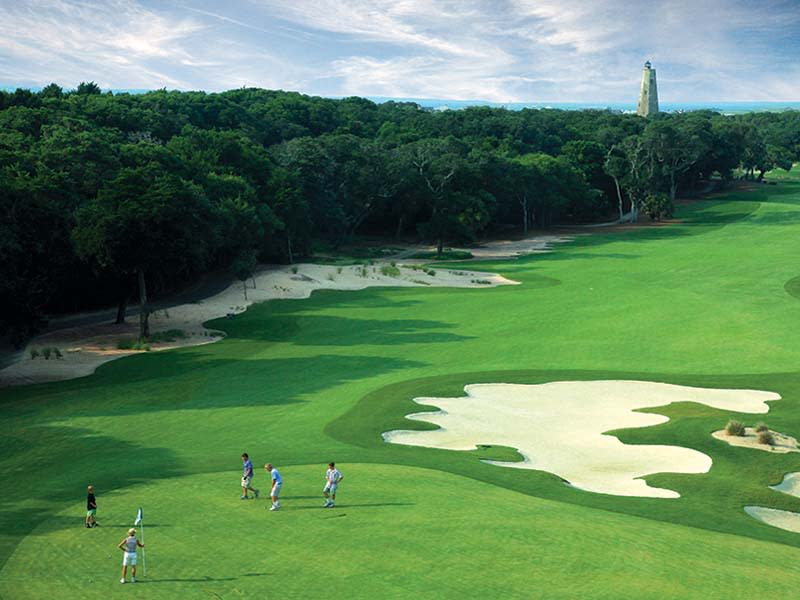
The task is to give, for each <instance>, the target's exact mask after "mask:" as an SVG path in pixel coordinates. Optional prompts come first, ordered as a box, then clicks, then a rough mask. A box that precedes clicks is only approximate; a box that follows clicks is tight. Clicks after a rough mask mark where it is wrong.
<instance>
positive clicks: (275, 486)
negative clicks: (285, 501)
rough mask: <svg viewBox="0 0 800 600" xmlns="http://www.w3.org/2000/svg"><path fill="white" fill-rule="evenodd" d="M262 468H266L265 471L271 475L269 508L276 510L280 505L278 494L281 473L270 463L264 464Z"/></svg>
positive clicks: (281, 483)
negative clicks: (270, 502)
mask: <svg viewBox="0 0 800 600" xmlns="http://www.w3.org/2000/svg"><path fill="white" fill-rule="evenodd" d="M264 469H266V470H267V472H268V473H270V474H271V475H272V491H270V493H269V495H270V497H271V499H272V507H271V508H270V510H278V509H279V508H280V507H281V501H280V496H281V486H282V485H283V479H281V474H280V473H278V469H276V468H275V467H273V466H272V464H270V463H267V464H266V465H264Z"/></svg>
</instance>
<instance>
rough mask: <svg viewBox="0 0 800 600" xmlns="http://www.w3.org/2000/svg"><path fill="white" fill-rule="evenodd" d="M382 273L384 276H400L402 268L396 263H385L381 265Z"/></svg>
mask: <svg viewBox="0 0 800 600" xmlns="http://www.w3.org/2000/svg"><path fill="white" fill-rule="evenodd" d="M381 275H383V276H384V277H400V269H398V268H397V267H395V266H394V265H383V266H382V267H381Z"/></svg>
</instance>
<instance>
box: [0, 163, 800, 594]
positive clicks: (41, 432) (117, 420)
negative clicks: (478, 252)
mask: <svg viewBox="0 0 800 600" xmlns="http://www.w3.org/2000/svg"><path fill="white" fill-rule="evenodd" d="M797 178H800V172H798V171H795V172H794V177H793V178H786V179H784V180H782V181H781V183H780V184H779V185H778V186H766V185H764V186H760V187H758V188H757V189H756V190H755V191H749V192H739V193H729V194H727V195H725V196H720V197H718V198H716V199H714V200H703V201H698V202H696V203H694V204H690V205H686V206H683V207H680V209H679V211H678V217H679V218H681V219H682V222H681V223H677V224H671V225H666V226H660V227H642V228H638V229H635V230H631V231H619V232H595V233H592V234H591V235H582V236H579V237H578V238H577V239H576V240H575V241H574V242H572V243H569V244H565V245H562V246H558V247H556V249H555V251H554V252H553V253H551V254H544V255H536V256H533V257H530V258H525V259H520V260H514V261H508V262H493V263H480V264H479V265H478V266H476V267H475V268H476V269H480V270H491V271H496V272H499V273H501V274H502V275H504V276H506V277H508V278H511V279H514V280H517V281H519V282H521V285H518V286H507V287H499V288H493V289H430V288H407V289H368V290H364V291H360V292H330V291H329V292H317V293H315V294H314V295H313V296H312V297H311V298H310V299H308V300H302V301H295V300H286V301H274V302H270V303H266V304H261V305H257V306H254V307H252V308H250V309H249V310H248V311H247V312H246V313H244V314H243V315H241V316H239V317H237V318H236V319H233V320H222V319H221V320H218V321H213V322H211V323H210V324H209V325H210V326H211V327H214V328H216V329H223V330H225V331H226V332H227V333H228V337H227V338H226V339H225V340H224V341H222V342H219V343H216V344H211V345H207V346H201V347H195V348H187V349H182V350H175V351H169V352H164V353H158V354H142V355H137V356H134V357H131V358H125V359H123V360H119V361H115V362H112V363H109V364H106V365H105V366H103V367H101V368H100V369H99V370H98V372H97V373H96V374H95V375H94V376H91V377H88V378H84V379H79V380H74V381H70V382H63V383H56V384H46V385H38V386H33V387H28V388H16V389H7V390H3V391H2V392H0V411H1V412H0V414H2V421H1V422H0V428H2V437H0V486H2V489H3V490H4V494H3V499H2V512H1V513H0V519H2V520H1V521H0V598H4V599H5V598H9V599H14V598H41V597H44V596H46V595H47V596H50V595H53V596H61V597H66V598H77V597H82V598H109V597H123V596H126V597H135V598H176V597H184V598H205V597H209V598H239V597H245V596H250V597H278V596H283V597H311V596H312V595H326V596H328V597H341V598H351V597H363V598H393V597H397V598H400V597H414V596H421V597H437V598H440V597H470V598H472V597H481V598H486V597H506V598H508V597H511V598H516V597H519V598H539V597H542V598H709V597H720V596H721V595H723V594H724V595H725V596H726V597H728V598H750V597H753V596H754V595H756V594H758V593H762V594H769V593H781V592H783V591H785V590H786V589H787V587H788V586H792V585H795V582H796V580H797V576H798V574H800V568H798V567H797V564H798V558H800V535H797V534H793V533H788V532H785V531H782V530H779V529H775V528H772V527H768V526H766V525H763V524H761V523H759V522H758V521H756V520H754V519H752V518H750V517H748V516H747V515H746V514H745V513H744V511H743V510H742V507H743V506H745V505H759V506H767V507H774V508H781V509H785V510H794V511H800V499H798V498H793V497H791V496H787V495H785V494H781V493H779V492H775V491H773V490H770V489H769V488H768V485H769V484H775V483H778V482H779V481H780V480H781V479H782V477H783V474H784V473H785V472H788V471H797V470H800V459H798V458H797V456H798V455H797V454H788V455H773V454H770V453H767V452H759V451H753V450H749V449H744V448H733V447H730V446H728V445H727V444H725V443H723V442H720V441H717V440H715V439H713V438H712V437H711V436H710V433H711V432H712V431H714V430H716V429H720V428H722V427H723V426H724V425H725V422H726V421H727V419H728V418H729V417H730V416H731V415H732V414H733V413H728V412H725V411H719V410H715V409H712V408H708V407H706V406H701V405H697V404H689V403H682V404H674V405H671V406H669V407H666V408H663V409H662V408H659V409H650V412H658V413H660V414H665V415H667V416H669V417H670V419H671V420H670V421H669V422H668V423H665V424H662V425H658V426H656V427H651V428H645V429H636V430H625V431H622V432H619V437H620V439H622V440H623V441H624V442H626V443H647V444H673V445H680V446H685V447H688V448H694V449H697V450H699V451H701V452H704V453H706V454H708V455H709V456H711V458H712V459H713V461H714V464H713V467H712V468H711V471H710V472H709V473H707V474H702V475H676V474H658V475H653V476H651V477H648V478H647V480H648V482H650V483H651V485H656V486H663V487H668V488H669V489H673V490H676V491H678V492H680V494H681V498H679V499H668V500H665V499H653V498H625V497H616V496H605V495H599V494H592V493H588V492H582V491H579V490H575V489H573V488H570V487H568V486H566V485H564V484H563V483H562V482H561V481H560V480H559V479H558V478H557V477H555V476H554V475H552V474H549V473H543V472H538V471H526V470H518V469H504V468H500V467H496V466H491V465H488V464H485V463H483V462H481V461H480V460H479V458H492V459H502V460H514V457H518V455H517V454H516V453H515V452H514V451H513V450H512V449H508V448H499V447H489V448H482V449H481V450H479V451H476V452H451V451H443V450H434V449H426V448H415V447H404V446H396V445H388V444H385V443H383V442H382V440H381V432H383V431H387V430H389V429H394V428H403V429H411V428H414V427H422V426H423V425H421V424H419V423H413V422H410V421H408V420H406V419H404V415H406V414H408V413H410V412H415V411H417V410H419V407H418V406H417V405H415V404H414V403H413V402H412V399H413V398H414V397H416V396H459V395H461V393H462V389H463V386H464V385H466V384H470V383H493V382H506V383H540V382H546V381H559V380H569V379H639V380H652V381H663V382H668V383H676V384H682V385H694V386H702V387H742V388H749V389H755V390H767V391H773V392H777V393H779V394H780V395H781V396H782V397H783V399H782V400H779V401H777V402H773V403H772V404H771V407H770V411H769V413H768V414H766V415H744V416H742V415H737V418H741V419H743V420H744V421H745V422H746V423H747V424H748V425H751V426H752V425H754V424H755V423H756V422H757V421H762V420H763V421H765V422H767V423H768V424H769V425H770V426H771V427H772V428H773V429H775V430H778V431H781V432H783V433H787V434H789V435H793V436H795V437H797V436H798V435H800V411H799V410H798V400H800V343H798V339H800V299H799V298H798V296H800V291H798V290H800V284H798V283H797V279H796V278H798V277H800V241H799V240H800V238H798V235H797V232H798V227H799V226H800V181H799V180H798V179H797ZM436 268H440V266H437V267H436ZM458 268H459V269H463V268H464V265H463V264H459V266H458ZM564 432H565V435H566V434H568V432H569V423H565V424H564ZM243 451H246V452H249V453H250V456H251V457H252V458H253V462H254V464H255V465H256V467H257V475H256V485H257V486H260V487H261V488H262V490H263V489H264V488H265V487H266V476H265V475H264V472H263V470H261V469H260V466H261V465H263V463H265V462H268V461H269V462H272V463H274V464H275V465H277V466H278V467H279V468H280V469H281V473H282V474H283V477H284V480H285V485H284V495H285V499H284V502H283V503H284V508H283V509H282V510H281V511H280V512H278V513H270V512H268V511H267V510H266V507H268V506H269V502H268V500H267V501H264V500H263V499H262V500H259V501H258V502H240V501H239V500H238V496H239V492H240V489H239V488H238V485H237V482H238V478H239V475H240V471H241V467H240V464H241V463H240V460H239V455H240V454H241V453H242V452H243ZM331 460H335V461H336V462H337V464H338V466H339V467H340V468H341V470H342V471H343V473H344V474H345V480H344V482H343V484H342V487H341V492H340V498H339V504H338V505H337V508H336V509H334V510H332V511H330V510H323V509H322V495H321V489H322V485H323V475H324V471H325V464H326V463H327V462H328V461H331ZM88 484H93V485H94V486H95V488H96V490H97V498H98V504H99V510H98V521H99V522H100V524H101V527H100V528H98V529H95V530H85V529H84V528H83V527H82V522H83V514H84V504H83V502H84V498H85V489H86V485H88ZM139 506H143V507H144V508H145V514H146V517H147V522H148V524H150V527H151V529H149V530H147V532H146V536H147V539H146V540H145V541H146V543H147V549H148V559H147V560H148V577H147V578H146V580H145V581H147V583H144V582H143V583H142V584H141V585H140V584H136V587H134V586H121V585H120V584H119V583H118V579H119V567H120V562H121V556H120V555H121V553H120V551H119V550H117V549H116V548H115V546H116V544H117V543H118V542H119V541H120V539H121V538H122V537H123V534H124V531H125V529H126V528H127V527H128V526H130V525H131V524H132V521H133V518H134V516H135V514H136V509H137V507H139Z"/></svg>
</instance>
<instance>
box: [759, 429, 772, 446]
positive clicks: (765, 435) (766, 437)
mask: <svg viewBox="0 0 800 600" xmlns="http://www.w3.org/2000/svg"><path fill="white" fill-rule="evenodd" d="M756 439H758V443H759V444H766V445H768V446H774V445H775V436H773V435H772V432H771V431H769V430H767V431H759V432H758V435H757V436H756Z"/></svg>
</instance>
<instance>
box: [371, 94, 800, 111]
mask: <svg viewBox="0 0 800 600" xmlns="http://www.w3.org/2000/svg"><path fill="white" fill-rule="evenodd" d="M368 98H369V99H370V100H372V101H373V102H378V103H381V102H389V101H392V100H393V101H395V102H416V103H417V104H419V105H420V106H424V107H425V108H433V109H436V110H457V109H460V108H467V107H470V106H490V107H493V108H507V109H509V110H521V109H523V108H557V109H560V110H591V109H593V110H612V111H618V112H636V103H635V102H488V101H484V100H435V99H429V98H386V97H382V96H372V97H368ZM659 108H660V109H661V110H662V111H664V112H681V111H689V110H713V111H716V112H720V113H725V114H735V113H746V112H780V111H784V110H800V102H663V103H660V104H659Z"/></svg>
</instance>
